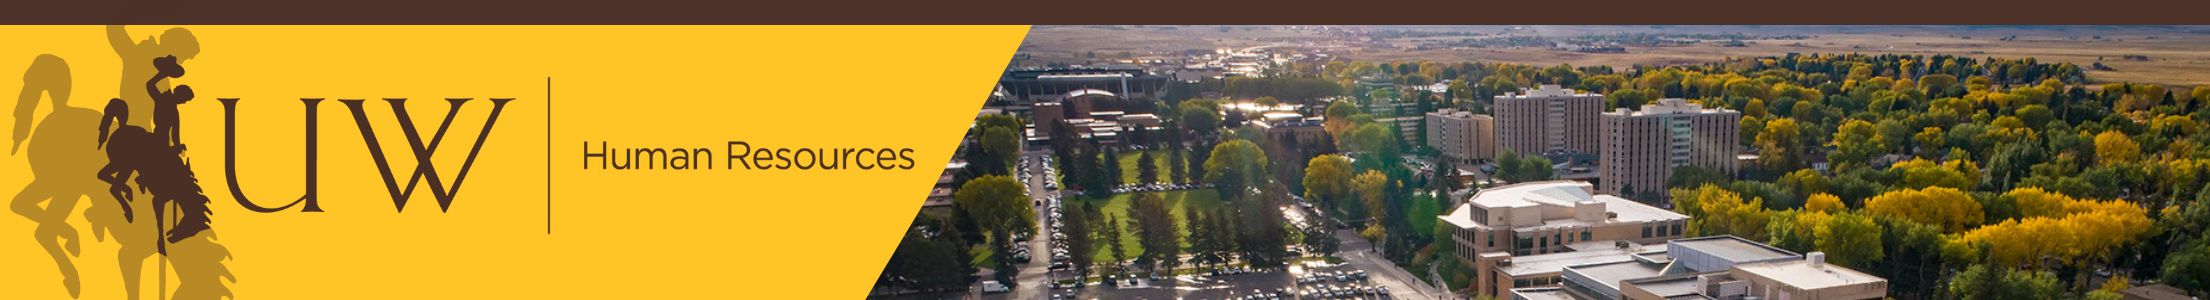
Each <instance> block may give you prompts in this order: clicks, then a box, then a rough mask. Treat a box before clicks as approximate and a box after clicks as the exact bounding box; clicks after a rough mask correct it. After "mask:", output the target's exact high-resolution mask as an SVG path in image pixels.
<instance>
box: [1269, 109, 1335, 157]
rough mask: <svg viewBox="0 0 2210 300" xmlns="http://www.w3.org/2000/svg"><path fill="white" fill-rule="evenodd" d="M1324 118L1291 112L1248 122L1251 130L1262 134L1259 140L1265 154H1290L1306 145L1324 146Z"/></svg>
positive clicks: (1325, 136) (1326, 136) (1325, 135)
mask: <svg viewBox="0 0 2210 300" xmlns="http://www.w3.org/2000/svg"><path fill="white" fill-rule="evenodd" d="M1325 121H1326V118H1324V117H1305V116H1304V115H1300V114H1297V113H1292V112H1268V113H1265V114H1261V115H1259V117H1258V118H1256V119H1252V120H1251V121H1250V124H1249V125H1250V126H1251V128H1252V129H1256V130H1258V131H1259V133H1261V134H1264V135H1265V138H1263V139H1260V141H1261V143H1264V145H1261V146H1264V147H1266V153H1291V152H1290V150H1298V149H1301V148H1303V147H1306V146H1308V145H1326V144H1329V143H1333V142H1332V141H1329V140H1328V132H1327V129H1325V128H1323V127H1321V123H1325Z"/></svg>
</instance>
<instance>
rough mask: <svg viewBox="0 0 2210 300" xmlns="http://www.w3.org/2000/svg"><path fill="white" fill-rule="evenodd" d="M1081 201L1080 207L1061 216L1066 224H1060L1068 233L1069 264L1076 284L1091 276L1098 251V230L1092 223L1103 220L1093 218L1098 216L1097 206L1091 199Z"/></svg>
mask: <svg viewBox="0 0 2210 300" xmlns="http://www.w3.org/2000/svg"><path fill="white" fill-rule="evenodd" d="M1081 202H1082V206H1081V207H1080V208H1078V209H1076V210H1074V211H1073V213H1071V214H1068V215H1066V216H1065V217H1062V218H1060V219H1061V220H1066V221H1065V222H1066V223H1065V224H1066V225H1060V226H1062V228H1061V230H1063V231H1062V232H1066V233H1068V234H1067V239H1066V246H1067V248H1066V249H1067V258H1068V260H1070V261H1069V262H1068V264H1071V265H1072V266H1073V268H1074V276H1075V282H1076V283H1075V284H1076V285H1080V284H1081V282H1083V281H1084V280H1087V279H1089V278H1090V266H1091V264H1092V263H1094V262H1095V253H1096V251H1097V248H1096V247H1097V243H1096V241H1097V239H1096V233H1095V232H1096V230H1095V229H1092V228H1090V223H1091V222H1097V221H1101V220H1095V219H1092V218H1096V217H1097V206H1095V205H1093V204H1090V203H1091V202H1089V201H1081Z"/></svg>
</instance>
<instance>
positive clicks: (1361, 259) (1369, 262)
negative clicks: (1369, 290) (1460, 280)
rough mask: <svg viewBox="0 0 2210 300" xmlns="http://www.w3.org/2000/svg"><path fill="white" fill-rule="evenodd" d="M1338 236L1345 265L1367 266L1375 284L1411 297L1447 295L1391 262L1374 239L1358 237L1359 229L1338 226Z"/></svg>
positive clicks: (1439, 297)
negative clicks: (1375, 247) (1371, 240)
mask: <svg viewBox="0 0 2210 300" xmlns="http://www.w3.org/2000/svg"><path fill="white" fill-rule="evenodd" d="M1335 238H1336V240H1338V241H1342V247H1341V249H1342V250H1341V251H1339V252H1336V253H1335V256H1336V257H1342V258H1343V264H1344V266H1347V267H1351V268H1355V269H1359V270H1366V272H1367V275H1368V276H1371V277H1373V279H1372V281H1373V283H1374V285H1379V286H1385V287H1389V290H1390V291H1393V292H1396V293H1397V294H1400V295H1402V296H1405V298H1407V299H1442V298H1444V295H1445V294H1446V293H1444V292H1443V291H1442V290H1437V289H1435V287H1434V286H1430V285H1427V284H1425V283H1422V282H1420V278H1419V277H1416V276H1412V273H1410V272H1406V271H1405V270H1404V268H1399V267H1397V265H1396V263H1392V262H1389V259H1388V258H1385V257H1381V252H1379V250H1377V249H1374V245H1373V243H1369V242H1366V238H1362V237H1358V232H1356V231H1352V230H1349V229H1341V230H1335Z"/></svg>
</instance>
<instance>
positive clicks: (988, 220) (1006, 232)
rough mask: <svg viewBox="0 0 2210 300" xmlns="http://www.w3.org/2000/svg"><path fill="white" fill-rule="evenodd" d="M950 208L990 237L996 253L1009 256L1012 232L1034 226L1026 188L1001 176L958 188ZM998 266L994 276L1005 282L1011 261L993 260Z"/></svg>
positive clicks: (986, 178) (1032, 207)
mask: <svg viewBox="0 0 2210 300" xmlns="http://www.w3.org/2000/svg"><path fill="white" fill-rule="evenodd" d="M952 205H955V206H958V209H959V210H960V211H961V212H964V213H966V214H967V216H968V217H969V218H972V219H973V220H974V221H975V225H976V226H977V227H980V228H981V229H982V230H983V231H987V232H989V233H990V235H991V238H990V242H991V244H992V245H994V246H995V247H992V248H993V249H997V250H998V251H997V253H1010V251H1008V250H1011V249H1012V247H1013V241H1012V239H1013V238H1012V237H1013V232H1015V231H1027V230H1031V229H1032V228H1034V227H1035V226H1036V210H1035V209H1034V206H1033V205H1031V204H1030V202H1029V198H1028V187H1027V186H1023V185H1021V183H1020V182H1018V181H1014V180H1013V178H1012V177H1006V176H1004V175H988V176H983V177H980V178H975V179H974V180H968V181H967V183H966V184H964V185H960V186H959V191H958V192H955V193H953V194H952ZM993 258H994V260H996V261H997V262H998V265H997V269H998V274H999V275H998V276H999V277H1006V278H1000V279H1009V278H1010V277H1012V276H1013V274H1012V273H1014V272H1016V271H1018V269H1017V268H1013V267H1012V266H1013V263H1014V261H1013V260H1012V259H1007V256H993Z"/></svg>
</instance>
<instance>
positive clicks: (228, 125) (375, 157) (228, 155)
mask: <svg viewBox="0 0 2210 300" xmlns="http://www.w3.org/2000/svg"><path fill="white" fill-rule="evenodd" d="M216 100H218V101H222V103H223V148H224V150H223V173H224V175H225V176H227V177H229V179H230V194H231V195H232V197H233V198H236V200H237V201H238V205H239V206H244V207H245V208H246V209H248V210H252V211H255V212H263V213H271V212H279V211H284V210H287V209H291V208H292V207H293V206H300V209H299V211H300V212H322V211H323V210H322V205H321V204H320V202H319V201H320V198H319V197H317V195H316V191H315V187H316V184H317V182H316V176H315V175H316V173H317V172H316V170H317V166H318V165H319V162H318V159H319V158H318V156H317V155H316V154H317V152H318V151H316V147H317V145H318V144H319V143H317V142H318V141H319V140H320V137H319V136H318V135H319V134H318V133H317V130H316V127H317V125H319V124H320V122H318V121H317V120H315V119H316V114H315V112H316V108H317V107H318V105H319V104H321V103H322V101H323V99H322V98H301V99H299V102H300V104H301V105H304V106H306V110H305V112H304V113H303V114H305V115H306V121H305V123H304V124H305V128H306V140H305V141H306V145H305V147H303V148H304V149H305V150H306V158H307V161H306V164H305V170H306V173H305V176H306V177H305V178H306V180H305V183H306V185H307V186H306V189H305V191H306V192H305V195H302V196H300V197H299V199H297V200H293V201H292V202H291V203H286V204H284V205H281V206H276V207H267V206H262V205H260V204H256V203H255V202H253V201H252V200H250V199H247V197H246V196H245V195H246V193H245V191H244V189H243V188H240V187H239V186H238V182H239V180H238V134H237V129H238V110H237V108H238V100H239V99H236V98H221V99H216ZM383 100H384V102H385V103H388V104H390V105H391V110H392V112H393V114H394V117H395V118H396V119H397V120H398V121H399V129H400V132H401V133H403V134H405V135H406V137H407V146H408V149H411V151H409V153H412V154H413V155H414V160H415V168H414V170H412V171H411V172H408V173H409V174H408V175H407V176H408V177H407V181H406V184H405V185H401V184H400V183H399V181H398V179H397V177H396V175H393V173H392V168H391V161H390V160H389V159H388V158H387V156H386V155H385V154H384V147H383V143H382V142H381V139H380V138H379V137H378V136H377V135H376V130H375V126H371V125H370V124H369V123H370V122H369V120H368V115H367V113H365V112H364V111H363V109H362V104H363V102H366V101H365V100H356V99H340V100H338V102H341V103H344V104H345V107H346V109H347V110H348V111H351V112H352V113H353V123H354V126H355V127H358V128H360V131H361V140H362V141H364V142H366V143H367V144H366V146H367V147H368V153H369V158H370V160H372V161H374V162H375V163H376V169H377V171H378V173H377V175H381V176H382V177H383V179H384V188H385V190H387V191H388V192H389V193H390V194H391V202H392V206H394V207H395V208H396V209H397V210H398V211H401V212H404V211H406V210H407V202H408V199H411V198H413V195H414V192H415V191H416V190H415V188H416V187H419V186H421V183H422V181H423V180H424V179H427V180H428V181H429V186H430V194H431V195H432V196H433V197H435V198H436V199H437V208H438V211H441V212H443V211H449V210H451V209H452V206H453V198H454V197H455V196H457V195H459V194H460V187H461V184H462V183H463V182H465V181H466V180H467V179H468V171H469V170H470V169H471V168H473V167H474V166H475V164H476V157H477V156H478V155H480V154H482V153H483V144H484V141H485V140H488V139H490V138H491V128H492V125H493V124H497V123H498V121H499V112H501V111H505V110H506V104H507V102H511V101H514V99H513V98H491V114H490V115H489V116H486V117H485V118H484V122H483V129H482V131H480V132H479V133H477V134H476V140H475V141H474V144H473V145H471V146H470V147H469V148H468V157H467V158H466V159H464V160H462V161H461V165H460V170H459V172H457V173H455V174H454V175H453V180H452V185H451V186H447V185H446V183H445V181H444V180H442V179H441V175H439V174H440V173H439V172H438V170H437V165H436V164H433V163H431V162H430V158H431V157H432V156H434V155H436V154H437V150H438V148H439V146H441V145H443V142H444V141H445V134H446V133H447V132H448V130H450V129H452V126H453V119H454V118H456V117H458V116H460V108H461V107H462V106H465V105H467V104H468V102H469V101H471V100H472V98H446V99H445V101H446V102H447V103H449V104H451V109H449V110H448V111H447V112H446V113H445V120H444V122H442V123H439V124H438V127H437V132H436V134H434V135H432V136H430V138H429V139H428V140H427V141H426V142H425V141H424V140H423V138H422V134H421V131H420V130H417V129H416V128H415V126H414V118H413V117H412V116H411V115H410V114H409V113H408V112H407V107H406V103H407V99H406V98H384V99H383ZM302 205H304V206H302Z"/></svg>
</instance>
